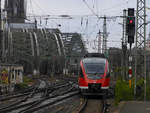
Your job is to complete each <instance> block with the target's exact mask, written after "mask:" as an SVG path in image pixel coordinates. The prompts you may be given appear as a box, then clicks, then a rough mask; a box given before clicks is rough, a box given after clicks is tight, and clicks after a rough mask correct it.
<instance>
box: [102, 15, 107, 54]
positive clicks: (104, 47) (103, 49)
mask: <svg viewBox="0 0 150 113" xmlns="http://www.w3.org/2000/svg"><path fill="white" fill-rule="evenodd" d="M106 51H107V24H106V16H104V24H103V45H102V53H105V52H106Z"/></svg>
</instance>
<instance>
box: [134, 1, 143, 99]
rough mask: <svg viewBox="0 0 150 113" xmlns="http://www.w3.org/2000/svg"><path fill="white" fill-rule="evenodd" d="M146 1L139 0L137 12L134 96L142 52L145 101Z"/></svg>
mask: <svg viewBox="0 0 150 113" xmlns="http://www.w3.org/2000/svg"><path fill="white" fill-rule="evenodd" d="M145 41H146V0H137V12H136V55H135V87H134V95H135V96H136V79H137V70H138V69H137V64H138V61H137V59H138V56H137V55H138V51H140V52H141V51H142V53H141V54H142V55H143V56H144V64H143V67H144V69H143V72H142V73H141V74H143V75H144V78H145V81H144V84H145V85H144V100H146V51H145Z"/></svg>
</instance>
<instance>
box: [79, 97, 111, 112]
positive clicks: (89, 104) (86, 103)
mask: <svg viewBox="0 0 150 113" xmlns="http://www.w3.org/2000/svg"><path fill="white" fill-rule="evenodd" d="M108 107H109V106H108V104H107V101H106V100H104V99H98V100H96V99H88V98H86V97H84V98H83V99H82V103H81V104H80V106H79V108H78V110H77V112H76V113H107V112H108Z"/></svg>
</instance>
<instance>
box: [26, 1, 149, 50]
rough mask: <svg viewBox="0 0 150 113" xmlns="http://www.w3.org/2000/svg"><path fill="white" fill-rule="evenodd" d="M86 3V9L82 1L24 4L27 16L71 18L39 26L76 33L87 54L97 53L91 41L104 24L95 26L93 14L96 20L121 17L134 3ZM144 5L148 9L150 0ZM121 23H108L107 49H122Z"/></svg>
mask: <svg viewBox="0 0 150 113" xmlns="http://www.w3.org/2000/svg"><path fill="white" fill-rule="evenodd" d="M85 1H86V2H87V4H88V6H89V7H87V5H86V4H85V2H84V0H27V2H28V15H29V14H30V15H71V16H72V17H73V19H70V20H67V19H66V20H65V19H50V20H48V23H47V25H46V22H45V21H42V25H43V27H44V26H47V27H53V28H55V27H58V24H61V27H59V28H60V29H61V31H62V32H79V33H81V34H82V35H83V37H84V40H85V41H86V42H87V43H86V44H87V47H88V50H89V51H96V47H97V42H96V41H94V40H96V35H97V33H98V31H99V30H101V31H102V26H103V20H102V19H100V20H99V21H98V22H97V17H96V16H94V14H93V12H95V13H96V14H98V15H99V16H104V15H106V16H121V15H122V12H123V9H127V8H136V1H137V0H85ZM146 2H147V3H146V6H147V7H150V0H146ZM91 9H92V10H93V12H92V11H91ZM149 14H150V10H147V15H149ZM85 15H93V16H85ZM147 18H148V19H147V21H148V20H150V19H149V16H148V17H147ZM81 20H82V25H81ZM87 21H88V24H87ZM121 22H122V19H116V20H108V21H107V31H108V33H109V36H108V47H121V42H120V41H121V37H122V26H121V25H119V24H118V23H121ZM148 31H149V27H148ZM147 35H148V32H147ZM95 45H96V47H95Z"/></svg>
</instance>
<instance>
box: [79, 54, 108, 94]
mask: <svg viewBox="0 0 150 113" xmlns="http://www.w3.org/2000/svg"><path fill="white" fill-rule="evenodd" d="M78 84H79V88H80V90H81V93H82V94H83V95H93V94H99V95H103V94H105V93H106V92H108V89H109V84H110V72H109V64H108V60H107V59H106V58H105V56H104V55H103V54H99V53H88V54H86V55H85V57H84V58H83V59H82V60H81V61H80V72H79V78H78Z"/></svg>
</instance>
